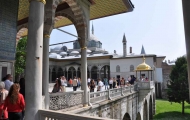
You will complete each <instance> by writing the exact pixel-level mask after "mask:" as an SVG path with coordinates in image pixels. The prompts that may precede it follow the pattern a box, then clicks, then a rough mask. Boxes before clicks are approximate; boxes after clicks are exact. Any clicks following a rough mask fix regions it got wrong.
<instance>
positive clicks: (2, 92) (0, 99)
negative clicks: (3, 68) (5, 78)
mask: <svg viewBox="0 0 190 120" xmlns="http://www.w3.org/2000/svg"><path fill="white" fill-rule="evenodd" d="M4 88H5V83H4V82H0V116H1V118H0V119H8V112H7V110H5V111H4V112H3V106H4V101H5V98H6V97H7V95H8V91H7V90H6V89H4ZM2 113H3V114H2Z"/></svg>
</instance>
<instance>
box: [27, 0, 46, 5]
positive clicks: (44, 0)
mask: <svg viewBox="0 0 190 120" xmlns="http://www.w3.org/2000/svg"><path fill="white" fill-rule="evenodd" d="M28 1H29V2H31V1H37V2H42V3H43V4H44V5H45V4H46V0H28Z"/></svg>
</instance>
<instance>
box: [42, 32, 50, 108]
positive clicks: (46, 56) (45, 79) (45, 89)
mask: <svg viewBox="0 0 190 120" xmlns="http://www.w3.org/2000/svg"><path fill="white" fill-rule="evenodd" d="M49 39H50V35H44V41H43V65H42V66H43V70H42V82H43V83H42V95H45V109H49Z"/></svg>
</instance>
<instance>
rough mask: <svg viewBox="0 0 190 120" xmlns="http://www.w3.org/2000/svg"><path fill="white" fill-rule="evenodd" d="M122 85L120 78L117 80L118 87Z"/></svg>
mask: <svg viewBox="0 0 190 120" xmlns="http://www.w3.org/2000/svg"><path fill="white" fill-rule="evenodd" d="M120 83H121V81H120V78H117V87H120Z"/></svg>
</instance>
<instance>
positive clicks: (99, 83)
mask: <svg viewBox="0 0 190 120" xmlns="http://www.w3.org/2000/svg"><path fill="white" fill-rule="evenodd" d="M103 86H104V84H103V82H102V81H101V79H98V88H97V91H102V87H103Z"/></svg>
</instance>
